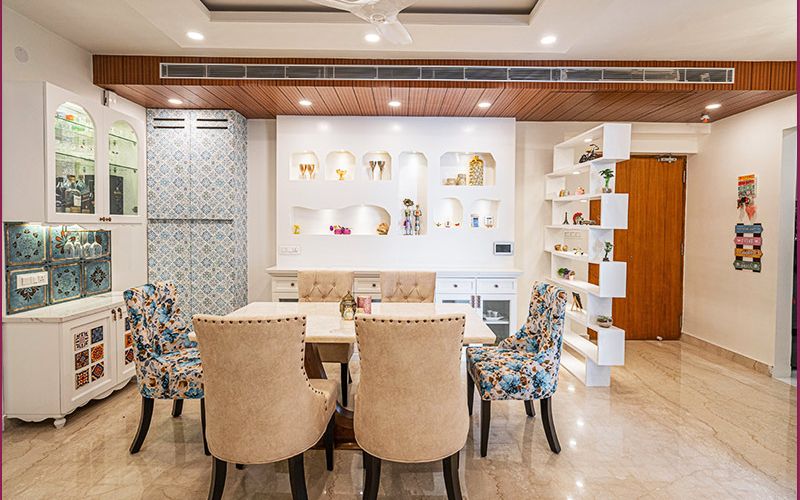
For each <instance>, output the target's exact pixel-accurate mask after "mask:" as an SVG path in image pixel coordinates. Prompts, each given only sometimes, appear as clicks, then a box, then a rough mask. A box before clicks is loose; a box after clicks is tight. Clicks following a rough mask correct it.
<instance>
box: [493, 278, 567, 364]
mask: <svg viewBox="0 0 800 500" xmlns="http://www.w3.org/2000/svg"><path fill="white" fill-rule="evenodd" d="M566 309H567V292H565V291H564V290H562V289H561V288H559V287H557V286H555V285H552V284H550V283H547V282H544V281H535V282H534V283H533V292H532V293H531V304H530V308H529V310H528V319H527V321H526V322H525V325H523V327H522V328H520V329H519V331H518V332H516V333H515V334H514V335H512V336H510V337H508V338H507V339H505V340H503V341H502V342H500V344H499V345H500V347H504V348H507V349H517V350H520V351H525V352H530V353H534V354H536V355H537V356H536V357H537V360H538V361H539V362H540V363H542V364H544V365H545V367H546V368H547V369H548V371H550V372H551V373H552V374H553V375H557V374H558V367H559V364H560V362H561V341H562V338H563V336H564V314H565V312H566Z"/></svg>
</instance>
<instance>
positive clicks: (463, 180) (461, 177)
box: [456, 174, 467, 186]
mask: <svg viewBox="0 0 800 500" xmlns="http://www.w3.org/2000/svg"><path fill="white" fill-rule="evenodd" d="M466 185H467V174H458V176H456V186H466Z"/></svg>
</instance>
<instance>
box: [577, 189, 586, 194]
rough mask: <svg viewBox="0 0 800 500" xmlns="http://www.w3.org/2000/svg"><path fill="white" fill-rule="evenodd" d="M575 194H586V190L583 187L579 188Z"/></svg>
mask: <svg viewBox="0 0 800 500" xmlns="http://www.w3.org/2000/svg"><path fill="white" fill-rule="evenodd" d="M575 194H586V190H585V189H583V187H579V188H578V189H576V190H575Z"/></svg>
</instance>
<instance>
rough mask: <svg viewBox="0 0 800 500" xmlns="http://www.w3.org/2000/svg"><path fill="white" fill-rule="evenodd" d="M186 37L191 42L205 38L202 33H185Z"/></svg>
mask: <svg viewBox="0 0 800 500" xmlns="http://www.w3.org/2000/svg"><path fill="white" fill-rule="evenodd" d="M186 36H188V37H189V38H191V39H192V40H205V38H206V37H205V36H204V35H203V34H202V33H200V32H197V31H187V32H186Z"/></svg>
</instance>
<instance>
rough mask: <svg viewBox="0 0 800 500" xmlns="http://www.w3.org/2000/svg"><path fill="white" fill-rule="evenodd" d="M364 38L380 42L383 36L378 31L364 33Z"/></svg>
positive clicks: (370, 41)
mask: <svg viewBox="0 0 800 500" xmlns="http://www.w3.org/2000/svg"><path fill="white" fill-rule="evenodd" d="M364 40H366V41H368V42H369V43H378V42H380V41H381V36H380V35H379V34H377V33H367V34H366V35H364Z"/></svg>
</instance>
